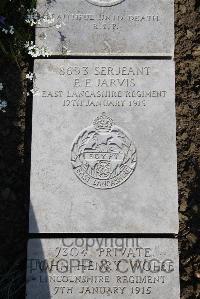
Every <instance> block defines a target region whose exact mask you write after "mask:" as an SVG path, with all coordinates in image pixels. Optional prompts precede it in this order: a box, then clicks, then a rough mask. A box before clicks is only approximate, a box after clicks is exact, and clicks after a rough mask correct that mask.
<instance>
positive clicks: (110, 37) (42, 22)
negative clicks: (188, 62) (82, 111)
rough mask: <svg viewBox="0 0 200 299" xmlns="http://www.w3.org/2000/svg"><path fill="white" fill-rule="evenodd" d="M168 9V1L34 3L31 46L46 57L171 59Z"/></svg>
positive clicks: (170, 9) (171, 12)
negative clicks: (46, 53)
mask: <svg viewBox="0 0 200 299" xmlns="http://www.w3.org/2000/svg"><path fill="white" fill-rule="evenodd" d="M173 6H174V3H173V0H139V1H138V0H73V1H71V0H59V1H53V0H50V1H46V0H38V1H37V10H38V12H39V15H40V17H39V20H38V24H37V27H36V45H37V46H38V47H42V48H43V47H45V48H47V49H48V51H49V53H50V54H52V55H91V56H95V55H109V56H111V55H113V56H114V55H116V56H120V55H121V56H127V55H130V56H132V55H135V56H173V52H174V7H173Z"/></svg>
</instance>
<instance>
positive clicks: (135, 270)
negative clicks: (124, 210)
mask: <svg viewBox="0 0 200 299" xmlns="http://www.w3.org/2000/svg"><path fill="white" fill-rule="evenodd" d="M179 289H180V287H179V265H178V242H177V240H174V239H149V238H148V239H119V238H118V239H91V238H90V239H80V238H79V239H45V240H40V239H33V240H31V241H29V249H28V263H27V299H33V298H37V299H49V298H57V299H65V298H71V299H78V298H88V299H94V298H95V299H101V298H103V299H104V298H111V299H115V298H123V299H129V298H137V299H143V298H149V299H155V298H156V299H169V298H170V299H178V298H180V293H179Z"/></svg>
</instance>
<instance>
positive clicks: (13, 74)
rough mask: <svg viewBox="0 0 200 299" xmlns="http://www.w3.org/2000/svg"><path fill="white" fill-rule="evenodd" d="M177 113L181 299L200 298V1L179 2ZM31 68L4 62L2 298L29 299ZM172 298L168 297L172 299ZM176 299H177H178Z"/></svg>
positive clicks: (0, 68)
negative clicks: (29, 84)
mask: <svg viewBox="0 0 200 299" xmlns="http://www.w3.org/2000/svg"><path fill="white" fill-rule="evenodd" d="M175 12H176V22H175V26H176V53H175V60H176V111H177V150H178V186H179V204H180V205H179V206H180V208H179V215H180V233H179V236H178V238H179V248H180V276H181V299H193V298H200V168H199V166H200V102H199V101H200V98H199V97H200V0H176V1H175ZM28 69H30V63H29V64H28V62H26V61H21V62H20V65H19V66H17V65H15V64H14V63H10V62H9V61H5V59H3V57H1V58H0V82H4V84H5V90H6V92H5V94H0V96H1V97H4V98H6V99H7V101H8V107H7V109H6V112H5V113H4V112H2V111H0V173H1V174H0V215H1V216H0V219H1V225H0V239H1V240H3V241H2V243H1V244H0V299H7V298H9V299H10V298H13V299H17V298H19V299H23V298H25V295H24V294H25V265H26V244H27V238H28V234H27V231H28V225H27V223H28V206H29V174H30V138H31V137H30V136H31V108H32V103H31V99H30V98H27V97H26V92H27V82H26V80H25V73H26V72H27V71H28ZM169 299H170V298H169ZM177 299H178V298H177Z"/></svg>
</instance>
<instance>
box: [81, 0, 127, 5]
mask: <svg viewBox="0 0 200 299" xmlns="http://www.w3.org/2000/svg"><path fill="white" fill-rule="evenodd" d="M86 1H87V2H89V3H91V4H94V5H97V6H114V5H117V4H119V3H121V2H123V1H124V0H86Z"/></svg>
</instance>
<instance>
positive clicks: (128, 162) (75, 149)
mask: <svg viewBox="0 0 200 299" xmlns="http://www.w3.org/2000/svg"><path fill="white" fill-rule="evenodd" d="M71 162H72V166H73V169H74V172H75V173H76V175H77V177H78V178H79V179H80V180H81V181H82V182H83V183H85V184H86V185H88V186H91V187H93V188H98V189H111V188H114V187H117V186H119V185H121V184H122V183H123V182H125V181H126V180H127V179H128V178H129V177H130V175H131V174H132V173H133V171H134V170H135V167H136V148H135V146H134V144H133V142H132V141H131V140H130V138H129V137H128V134H127V133H126V132H124V131H123V130H122V129H121V128H119V127H118V126H116V125H115V124H114V122H113V120H112V119H111V118H110V117H109V116H107V115H106V114H105V113H102V115H101V116H98V117H97V118H96V119H95V120H94V122H93V125H92V126H90V127H88V128H86V129H85V130H83V131H82V132H81V133H80V134H79V135H78V137H77V138H76V139H75V141H74V143H73V146H72V151H71Z"/></svg>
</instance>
